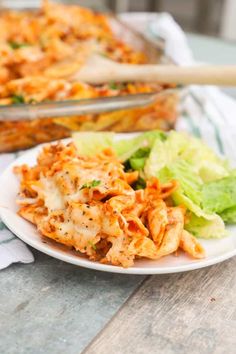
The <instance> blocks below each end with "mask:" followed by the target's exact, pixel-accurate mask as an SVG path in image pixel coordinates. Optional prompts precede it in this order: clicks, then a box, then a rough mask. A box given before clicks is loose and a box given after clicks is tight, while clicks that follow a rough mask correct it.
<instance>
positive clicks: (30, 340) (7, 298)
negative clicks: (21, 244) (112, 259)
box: [0, 251, 144, 354]
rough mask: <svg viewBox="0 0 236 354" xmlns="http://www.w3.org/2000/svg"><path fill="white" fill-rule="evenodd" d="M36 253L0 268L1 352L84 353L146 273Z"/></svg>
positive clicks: (34, 353)
mask: <svg viewBox="0 0 236 354" xmlns="http://www.w3.org/2000/svg"><path fill="white" fill-rule="evenodd" d="M34 254H35V256H36V260H35V263H33V264H29V265H19V264H16V265H13V266H11V267H9V268H7V269H5V270H3V271H1V272H0V353H1V354H8V353H9V354H22V353H24V354H26V353H27V354H39V353H43V354H48V353H49V354H54V353H55V354H59V353H61V354H74V353H76V354H79V353H80V352H81V351H82V349H83V348H84V347H85V346H86V345H87V344H88V343H89V342H90V341H91V340H92V339H93V337H94V336H95V335H96V334H97V333H98V332H99V331H100V330H101V329H102V328H103V326H104V325H105V324H106V323H107V321H108V320H109V319H110V318H111V317H112V316H113V315H114V313H115V312H116V311H117V310H118V309H119V307H120V306H121V305H122V304H123V302H124V301H125V300H126V299H127V298H128V297H129V295H130V294H131V293H132V292H133V290H134V289H135V288H136V287H137V286H138V285H139V283H140V282H141V281H142V280H143V279H144V278H143V277H139V276H131V275H127V276H126V275H119V274H111V273H103V272H97V271H93V270H86V269H83V268H79V267H76V266H73V265H70V264H67V263H64V262H61V261H58V260H56V259H53V258H50V257H48V256H46V255H43V254H42V253H39V252H35V251H34Z"/></svg>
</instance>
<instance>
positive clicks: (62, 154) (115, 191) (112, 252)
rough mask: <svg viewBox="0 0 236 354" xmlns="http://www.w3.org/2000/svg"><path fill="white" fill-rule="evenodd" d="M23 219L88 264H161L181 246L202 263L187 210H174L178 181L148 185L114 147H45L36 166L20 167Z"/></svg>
mask: <svg viewBox="0 0 236 354" xmlns="http://www.w3.org/2000/svg"><path fill="white" fill-rule="evenodd" d="M15 173H16V174H17V175H19V177H20V180H21V182H20V198H19V200H18V204H19V206H20V209H19V214H20V215H21V216H22V217H23V218H25V219H26V220H28V221H30V222H32V223H33V224H35V225H36V227H37V229H38V231H39V232H40V234H41V235H42V236H45V237H47V238H50V239H53V240H55V241H56V242H59V243H62V244H64V245H66V246H69V247H70V248H73V249H75V250H76V251H78V252H79V253H80V255H81V254H83V255H85V256H87V257H89V259H90V260H93V261H100V262H102V263H109V264H112V265H116V266H122V267H130V266H132V265H133V264H134V260H135V259H137V258H141V257H146V258H149V259H159V258H161V257H163V256H166V255H169V254H172V253H176V252H177V251H178V249H182V250H183V251H185V252H187V253H188V254H189V255H191V256H192V257H194V258H203V257H204V249H203V248H202V246H201V245H200V243H199V242H198V241H197V239H196V238H195V237H194V236H193V235H191V233H190V232H188V231H186V230H185V220H186V215H185V211H186V210H185V208H184V207H183V206H181V205H180V206H175V205H174V203H173V201H172V198H171V196H172V193H173V192H174V191H175V190H176V189H177V188H178V182H177V181H175V180H172V181H170V182H167V183H160V181H159V180H158V179H157V178H155V177H152V178H149V179H146V180H145V181H144V180H143V179H142V178H141V177H140V173H139V171H134V170H130V169H128V168H127V166H126V165H125V164H124V163H121V161H120V159H119V158H118V157H117V155H116V153H115V151H114V150H113V149H112V148H111V147H107V148H104V149H102V150H101V151H99V152H97V153H95V154H87V155H85V154H83V153H82V152H80V150H79V149H78V150H77V148H76V146H75V145H74V143H69V144H67V145H64V144H62V143H57V144H51V145H48V146H46V147H44V148H43V150H42V151H41V153H40V154H39V156H38V160H37V164H36V165H35V166H33V167H29V166H27V165H23V166H19V167H16V168H15Z"/></svg>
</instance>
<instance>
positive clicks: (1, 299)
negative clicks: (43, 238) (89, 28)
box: [0, 35, 236, 354]
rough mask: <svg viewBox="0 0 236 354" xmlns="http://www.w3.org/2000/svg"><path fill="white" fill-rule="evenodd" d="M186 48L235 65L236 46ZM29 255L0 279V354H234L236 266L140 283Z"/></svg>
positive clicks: (234, 262)
mask: <svg viewBox="0 0 236 354" xmlns="http://www.w3.org/2000/svg"><path fill="white" fill-rule="evenodd" d="M189 40H190V46H191V47H192V49H193V51H194V53H195V56H196V58H197V59H199V60H201V61H211V62H219V63H227V62H234V63H235V58H236V46H235V45H232V44H227V43H224V42H221V41H218V40H213V39H209V38H205V37H199V36H191V35H189ZM230 92H231V93H233V94H234V92H235V91H230ZM235 96H236V95H235ZM32 251H33V253H34V255H35V263H33V264H29V265H19V264H16V265H13V266H11V267H9V268H7V269H5V270H4V271H1V272H0V354H8V353H9V354H22V353H24V354H40V353H42V354H79V353H81V352H83V353H85V354H126V353H127V354H133V353H134V354H158V353H161V354H162V353H163V354H172V353H173V354H184V353H186V354H195V353H196V354H199V353H201V354H211V353H215V354H224V353H225V354H226V353H227V354H231V353H232V354H234V353H235V351H236V306H235V294H236V272H235V269H236V258H234V259H231V260H228V261H226V262H224V263H221V264H219V265H216V266H212V267H209V268H206V269H201V270H198V271H193V272H188V273H182V274H171V275H160V276H148V277H145V276H132V275H119V274H109V273H102V272H96V271H92V270H87V269H82V268H79V267H75V266H73V265H70V264H66V263H63V262H61V261H59V260H56V259H53V258H50V257H48V256H46V255H44V254H42V253H40V252H37V251H35V250H32Z"/></svg>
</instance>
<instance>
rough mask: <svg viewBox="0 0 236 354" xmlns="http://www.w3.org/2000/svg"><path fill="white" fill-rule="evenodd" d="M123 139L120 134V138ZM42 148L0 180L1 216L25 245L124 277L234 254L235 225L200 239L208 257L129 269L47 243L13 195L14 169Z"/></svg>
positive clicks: (201, 263)
mask: <svg viewBox="0 0 236 354" xmlns="http://www.w3.org/2000/svg"><path fill="white" fill-rule="evenodd" d="M120 136H121V137H122V138H123V137H124V135H123V134H121V135H120ZM40 149H41V147H40V146H39V147H37V148H35V149H33V150H31V151H29V152H27V153H25V154H24V155H22V156H21V157H20V158H18V159H17V160H15V161H14V163H12V164H11V165H10V166H9V167H8V168H7V169H6V170H5V171H4V172H3V174H2V175H1V177H0V186H1V193H0V216H1V218H2V220H3V222H4V223H5V224H6V225H7V226H8V228H9V229H10V230H11V231H12V232H13V233H14V234H15V235H17V236H18V237H19V238H20V239H21V240H23V241H24V242H25V243H27V244H28V245H30V246H32V247H34V248H36V249H37V250H39V251H41V252H44V253H46V254H48V255H49V256H52V257H54V258H58V259H60V260H62V261H65V262H68V263H72V264H75V265H77V266H81V267H85V268H91V269H96V270H101V271H106V272H114V273H125V274H164V273H177V272H184V271H188V270H193V269H199V268H203V267H207V266H210V265H212V264H216V263H219V262H222V261H224V260H226V259H228V258H231V257H233V256H235V255H236V226H232V227H227V229H228V231H229V236H228V237H225V238H223V239H220V240H217V239H214V240H213V239H212V240H201V243H202V245H203V246H204V248H205V250H206V254H207V257H206V258H205V259H202V260H194V259H191V258H190V257H188V255H186V254H184V253H180V254H179V255H178V256H174V255H171V256H167V257H163V258H162V259H160V260H157V261H153V260H146V259H142V260H138V261H136V262H135V264H134V266H133V267H131V268H128V269H125V268H122V267H116V266H112V265H106V264H100V263H97V262H92V261H90V260H88V259H86V258H84V257H82V256H80V255H79V254H78V253H76V252H75V251H70V250H68V249H67V248H66V247H64V246H62V245H59V244H57V243H55V242H52V241H50V240H46V239H43V238H42V237H41V236H40V235H39V233H38V232H37V230H36V228H35V227H34V226H33V225H32V224H31V223H30V222H28V221H26V220H24V219H23V218H21V217H20V216H19V215H17V208H18V207H17V205H16V196H17V193H18V190H19V182H18V179H17V177H16V176H15V175H14V174H13V172H12V170H13V166H17V165H21V164H24V163H25V164H28V165H31V166H32V165H34V164H35V162H36V157H37V155H38V152H39V150H40Z"/></svg>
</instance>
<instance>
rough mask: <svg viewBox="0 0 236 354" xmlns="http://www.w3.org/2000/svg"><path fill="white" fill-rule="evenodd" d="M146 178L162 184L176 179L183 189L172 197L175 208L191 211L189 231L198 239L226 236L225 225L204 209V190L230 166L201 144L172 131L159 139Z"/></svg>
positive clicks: (148, 162)
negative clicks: (179, 207) (152, 178)
mask: <svg viewBox="0 0 236 354" xmlns="http://www.w3.org/2000/svg"><path fill="white" fill-rule="evenodd" d="M144 172H145V175H146V177H151V176H156V177H158V178H159V179H160V180H161V181H162V182H168V181H170V180H173V179H176V180H177V181H178V182H179V184H180V186H179V188H178V190H177V191H175V192H174V193H173V195H172V198H173V201H174V203H175V205H184V206H185V207H186V209H187V211H188V214H189V218H188V226H187V227H188V230H189V231H191V232H192V233H193V234H194V235H196V236H199V237H205V238H209V237H223V236H224V235H225V233H226V232H225V225H224V222H223V220H222V219H221V217H220V216H219V215H217V214H216V213H215V210H211V209H207V208H206V209H207V210H205V208H203V207H202V205H203V194H202V189H203V188H204V185H205V183H206V182H208V181H212V180H219V179H221V178H222V177H225V176H228V175H229V173H230V170H229V168H228V165H227V163H226V162H225V161H224V160H222V159H220V158H219V157H218V156H216V155H215V154H214V152H213V151H211V149H209V148H208V147H207V146H206V145H204V143H203V142H202V141H200V140H199V139H196V138H192V137H190V136H188V135H187V134H183V133H178V132H171V133H170V134H169V135H168V137H167V139H166V140H165V141H161V140H156V141H155V143H154V144H153V147H152V149H151V152H150V155H149V157H148V159H147V161H146V164H145V167H144Z"/></svg>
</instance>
